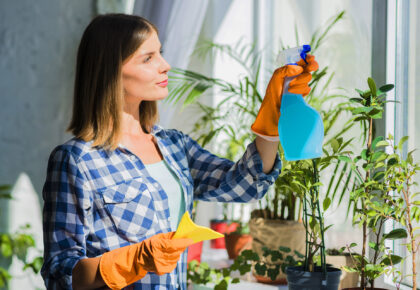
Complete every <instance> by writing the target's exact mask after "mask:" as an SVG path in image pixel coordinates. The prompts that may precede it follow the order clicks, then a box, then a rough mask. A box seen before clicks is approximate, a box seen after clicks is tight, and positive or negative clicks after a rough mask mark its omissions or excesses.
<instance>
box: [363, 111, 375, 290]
mask: <svg viewBox="0 0 420 290" xmlns="http://www.w3.org/2000/svg"><path fill="white" fill-rule="evenodd" d="M372 133H373V119H372V118H369V135H368V143H367V150H368V152H369V151H370V147H371V145H372ZM367 162H369V161H367ZM368 179H369V170H367V171H366V178H365V182H367V181H368ZM362 208H363V212H365V213H366V210H367V209H366V205H365V202H364V200H363V199H362ZM366 240H367V222H366V220H365V221H364V222H363V243H362V265H361V268H362V271H361V272H362V275H361V282H360V283H361V284H360V286H361V287H362V288H363V289H364V290H366V281H365V280H366V269H365V266H366V265H365V255H366Z"/></svg>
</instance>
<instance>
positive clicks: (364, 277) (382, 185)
mask: <svg viewBox="0 0 420 290" xmlns="http://www.w3.org/2000/svg"><path fill="white" fill-rule="evenodd" d="M368 86H369V90H366V91H361V90H356V91H357V92H358V93H359V97H358V98H351V99H350V100H351V101H352V102H354V103H355V104H357V105H356V106H354V107H353V108H352V109H351V110H352V112H353V115H354V118H353V120H352V121H353V122H360V123H361V125H362V127H363V128H364V130H363V136H364V140H365V146H366V147H365V148H364V149H363V150H362V151H361V152H360V154H358V155H355V156H352V155H351V154H347V156H346V155H343V156H340V157H339V159H340V160H341V161H343V162H346V163H347V164H349V165H350V172H351V173H352V174H353V176H354V180H353V185H352V186H350V187H351V190H350V200H351V203H352V206H353V208H354V210H353V223H354V224H358V225H360V226H361V227H362V229H363V236H362V239H363V241H362V253H361V254H360V255H359V254H352V255H351V257H352V258H353V260H354V262H355V266H354V267H344V268H343V269H344V270H346V271H349V272H357V273H359V274H360V277H361V283H360V288H357V289H367V286H368V283H369V284H370V289H375V288H374V287H375V286H374V285H375V279H376V278H378V277H380V276H381V275H383V274H384V273H386V272H387V271H393V270H395V268H394V267H395V265H396V264H398V263H400V262H401V260H402V258H401V257H400V256H397V255H395V254H394V253H392V251H391V250H390V249H388V248H387V247H386V246H385V241H386V240H387V239H388V240H395V239H403V238H406V236H407V234H406V232H405V230H402V229H395V230H393V231H391V232H389V233H384V224H385V221H386V219H388V218H390V217H391V216H393V217H395V218H396V219H398V217H401V212H399V213H400V215H398V214H394V215H389V216H388V215H387V214H390V213H391V210H394V208H395V205H394V204H392V201H393V199H392V198H391V196H393V194H394V191H395V190H396V188H397V185H396V184H398V182H397V181H396V178H395V175H396V172H397V171H398V170H401V166H405V167H407V164H404V165H400V164H402V163H401V162H400V159H398V155H397V154H395V152H394V153H392V154H389V153H387V152H386V151H384V150H383V148H384V147H385V146H388V145H389V143H388V142H386V141H384V140H383V139H384V138H383V137H382V136H379V137H376V138H375V139H373V135H374V129H375V128H374V122H373V120H374V119H381V118H382V114H383V111H384V104H385V103H386V102H387V101H386V99H385V97H386V92H388V91H390V90H392V89H393V87H394V86H393V85H390V84H388V85H384V86H382V87H380V88H379V89H377V87H376V83H375V81H374V80H373V79H372V78H368ZM400 146H402V145H400ZM411 161H412V159H411ZM412 165H413V164H412ZM398 166H400V167H398ZM397 169H398V170H397ZM416 170H417V169H416V166H415V165H414V166H413V167H412V172H410V174H414V173H415V172H416ZM406 172H407V171H406ZM400 175H401V174H400ZM405 177H407V178H408V180H410V178H409V176H408V173H407V175H406V176H405ZM410 177H412V175H410ZM399 182H400V184H398V188H399V189H400V190H404V189H402V188H404V185H406V186H407V185H408V186H410V185H411V184H408V183H404V182H405V181H403V182H401V181H399ZM401 200H404V199H401V197H400V202H401ZM349 206H351V205H349ZM409 206H410V205H409ZM378 211H379V212H378ZM394 213H395V212H394ZM414 217H415V216H414ZM412 218H413V217H412ZM369 232H371V233H372V234H373V236H374V239H373V240H371V241H370V242H369V243H368V235H369ZM354 246H356V244H355V243H352V244H351V245H347V248H348V250H349V251H351V248H352V247H354ZM368 247H369V248H370V249H371V250H372V251H373V255H371V257H370V258H369V257H368V255H367V248H368ZM389 266H391V269H389V268H388V267H389ZM414 270H415V269H414Z"/></svg>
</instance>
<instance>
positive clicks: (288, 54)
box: [276, 44, 311, 66]
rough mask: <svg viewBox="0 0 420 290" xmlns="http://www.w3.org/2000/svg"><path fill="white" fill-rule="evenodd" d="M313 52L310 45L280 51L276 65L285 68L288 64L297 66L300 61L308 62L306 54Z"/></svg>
mask: <svg viewBox="0 0 420 290" xmlns="http://www.w3.org/2000/svg"><path fill="white" fill-rule="evenodd" d="M309 51H311V46H310V45H307V44H305V45H301V46H298V47H293V48H289V49H285V50H283V51H280V53H279V55H278V56H277V60H276V64H277V65H278V66H284V65H286V64H296V63H297V62H298V61H299V60H301V59H303V60H306V53H308V52H309Z"/></svg>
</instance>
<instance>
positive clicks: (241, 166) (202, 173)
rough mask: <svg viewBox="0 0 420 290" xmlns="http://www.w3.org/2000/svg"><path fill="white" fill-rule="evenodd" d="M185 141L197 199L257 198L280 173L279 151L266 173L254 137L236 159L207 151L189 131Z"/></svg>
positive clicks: (240, 199)
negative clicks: (190, 135)
mask: <svg viewBox="0 0 420 290" xmlns="http://www.w3.org/2000/svg"><path fill="white" fill-rule="evenodd" d="M184 141H185V143H186V148H187V153H186V154H187V159H188V165H189V168H190V173H191V176H192V178H193V182H194V198H195V199H199V200H205V201H220V202H249V201H253V200H258V199H260V198H262V197H263V196H264V195H265V194H266V192H267V190H268V188H269V187H270V185H272V184H273V183H274V182H275V180H276V179H277V177H278V176H279V174H280V170H281V160H280V157H279V154H278V153H277V154H276V160H275V162H274V166H273V169H272V170H271V172H269V173H268V174H265V173H264V172H263V166H262V165H263V164H262V160H261V157H260V155H259V153H258V151H257V147H256V144H255V140H254V141H253V142H251V143H250V144H249V145H248V146H247V148H246V150H245V153H244V154H243V156H242V157H241V158H240V159H239V160H238V161H237V162H232V161H231V160H228V159H225V158H221V157H218V156H216V155H214V154H212V153H210V152H208V151H207V150H205V149H204V148H202V147H201V146H200V145H199V144H198V143H197V142H196V141H194V140H193V139H192V138H191V137H189V136H188V135H186V134H184Z"/></svg>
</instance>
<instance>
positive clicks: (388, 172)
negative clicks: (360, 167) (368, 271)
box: [368, 135, 420, 289]
mask: <svg viewBox="0 0 420 290" xmlns="http://www.w3.org/2000/svg"><path fill="white" fill-rule="evenodd" d="M407 140H408V137H407V136H405V137H403V138H401V140H400V141H399V142H398V145H395V144H396V143H395V142H394V138H393V136H391V135H390V136H388V139H387V140H386V141H382V142H378V144H377V146H379V145H381V146H386V148H390V149H391V150H390V153H386V155H385V156H386V159H384V162H383V163H384V164H385V166H384V171H383V173H384V179H385V180H386V181H387V182H386V184H385V185H386V188H385V191H386V192H387V193H388V194H386V195H385V196H384V198H383V199H381V200H373V199H369V200H368V206H369V208H370V209H372V210H373V211H375V213H376V214H377V215H379V216H380V217H381V218H384V219H387V220H392V221H393V222H395V223H396V226H397V227H398V228H397V229H394V230H393V231H391V232H390V233H389V234H387V236H388V238H389V237H390V236H391V234H393V237H395V238H398V239H406V241H405V243H403V245H405V246H406V248H407V250H408V252H409V253H410V254H411V270H412V271H411V274H407V275H406V276H411V279H412V282H413V289H417V268H416V266H417V265H416V257H418V255H419V250H420V240H419V237H420V227H415V225H414V223H415V222H417V224H418V223H419V222H420V201H419V200H418V198H417V200H416V197H417V196H418V195H419V193H418V192H413V191H414V190H413V188H415V186H416V185H417V183H416V182H415V181H414V177H415V176H416V175H417V174H418V172H419V171H420V165H419V164H418V163H416V162H415V161H414V160H413V152H414V150H412V151H410V152H408V153H407V155H406V157H405V158H404V155H403V146H404V143H405V142H406V141H407ZM391 193H392V194H391ZM397 277H398V275H397ZM400 278H403V277H400ZM395 282H396V281H395Z"/></svg>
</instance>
